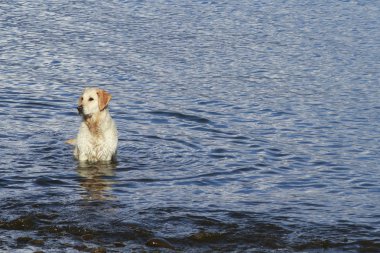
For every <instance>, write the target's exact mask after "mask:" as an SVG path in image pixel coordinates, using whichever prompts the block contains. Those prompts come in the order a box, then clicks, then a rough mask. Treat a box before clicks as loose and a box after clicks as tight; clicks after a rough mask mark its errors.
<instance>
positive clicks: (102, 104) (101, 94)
mask: <svg viewBox="0 0 380 253" xmlns="http://www.w3.org/2000/svg"><path fill="white" fill-rule="evenodd" d="M96 93H97V94H98V98H99V110H100V111H103V110H104V109H105V108H106V107H107V105H108V103H109V102H110V100H111V97H112V96H111V94H109V93H108V92H107V91H105V90H102V89H98V90H97V92H96Z"/></svg>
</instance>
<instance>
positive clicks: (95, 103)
mask: <svg viewBox="0 0 380 253" xmlns="http://www.w3.org/2000/svg"><path fill="white" fill-rule="evenodd" d="M110 100H111V95H110V94H109V93H108V92H106V91H105V90H102V89H98V88H86V89H85V90H84V91H83V94H82V96H81V97H80V98H79V101H78V112H79V114H81V115H82V117H83V121H82V123H81V125H80V128H79V132H78V135H77V138H76V139H71V140H68V141H67V143H68V144H71V145H74V146H75V149H74V156H75V158H76V159H78V160H79V161H89V162H98V161H111V160H115V159H116V148H117V129H116V125H115V122H114V121H113V119H112V118H111V115H110V113H109V111H108V103H109V101H110Z"/></svg>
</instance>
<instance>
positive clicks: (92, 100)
mask: <svg viewBox="0 0 380 253" xmlns="http://www.w3.org/2000/svg"><path fill="white" fill-rule="evenodd" d="M110 100H111V94H109V93H108V92H106V91H105V90H102V89H99V88H86V89H84V91H83V93H82V96H81V97H80V98H79V101H78V112H79V113H80V114H82V115H83V116H84V117H91V116H92V115H93V114H95V113H98V112H101V111H103V110H104V109H106V108H107V106H108V103H109V102H110Z"/></svg>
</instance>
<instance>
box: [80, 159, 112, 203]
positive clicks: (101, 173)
mask: <svg viewBox="0 0 380 253" xmlns="http://www.w3.org/2000/svg"><path fill="white" fill-rule="evenodd" d="M115 168H116V164H114V163H109V162H105V163H96V164H88V163H84V162H83V163H82V162H80V164H79V166H78V168H77V171H78V174H79V176H80V177H81V178H80V181H79V182H80V186H81V187H82V188H83V189H84V190H85V191H86V192H85V196H84V199H86V200H110V199H114V197H113V196H112V194H111V189H112V184H113V183H114V182H113V180H112V177H113V176H114V175H115V171H114V170H115Z"/></svg>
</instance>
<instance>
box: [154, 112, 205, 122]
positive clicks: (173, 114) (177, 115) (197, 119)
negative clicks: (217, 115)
mask: <svg viewBox="0 0 380 253" xmlns="http://www.w3.org/2000/svg"><path fill="white" fill-rule="evenodd" d="M147 113H148V114H152V115H157V116H165V117H172V118H177V119H180V120H186V121H193V122H197V123H202V124H209V123H211V121H210V120H208V119H206V118H202V117H199V116H195V115H189V114H184V113H180V112H169V111H151V112H147Z"/></svg>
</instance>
